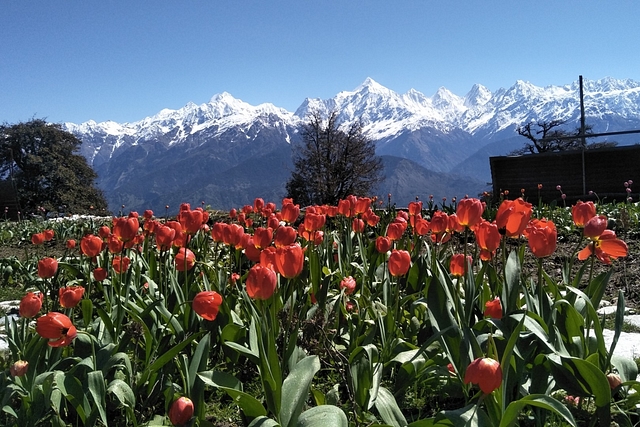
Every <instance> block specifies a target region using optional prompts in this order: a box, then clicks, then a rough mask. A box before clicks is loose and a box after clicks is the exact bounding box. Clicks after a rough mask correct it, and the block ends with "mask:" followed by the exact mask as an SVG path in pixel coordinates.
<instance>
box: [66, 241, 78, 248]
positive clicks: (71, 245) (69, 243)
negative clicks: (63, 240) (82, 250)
mask: <svg viewBox="0 0 640 427" xmlns="http://www.w3.org/2000/svg"><path fill="white" fill-rule="evenodd" d="M66 245H67V249H75V247H76V241H75V240H73V239H69V240H67V244H66Z"/></svg>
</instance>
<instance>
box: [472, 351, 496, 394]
mask: <svg viewBox="0 0 640 427" xmlns="http://www.w3.org/2000/svg"><path fill="white" fill-rule="evenodd" d="M464 383H465V384H469V383H473V384H478V385H479V386H480V390H482V392H483V393H486V394H489V393H491V392H493V391H494V390H495V389H497V388H498V387H500V384H502V368H501V367H500V363H498V361H497V360H494V359H491V358H489V357H480V358H478V359H476V360H474V361H473V362H471V364H470V365H469V366H468V367H467V371H466V372H465V374H464Z"/></svg>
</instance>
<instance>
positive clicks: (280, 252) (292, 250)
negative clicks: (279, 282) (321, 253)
mask: <svg viewBox="0 0 640 427" xmlns="http://www.w3.org/2000/svg"><path fill="white" fill-rule="evenodd" d="M275 260H276V264H275V265H276V270H277V271H278V273H280V275H281V276H284V277H286V278H287V279H293V278H294V277H296V276H298V275H299V274H300V273H301V272H302V267H303V266H304V251H303V250H302V247H301V246H300V245H299V244H297V243H294V244H291V245H288V246H281V247H279V248H277V249H276V257H275Z"/></svg>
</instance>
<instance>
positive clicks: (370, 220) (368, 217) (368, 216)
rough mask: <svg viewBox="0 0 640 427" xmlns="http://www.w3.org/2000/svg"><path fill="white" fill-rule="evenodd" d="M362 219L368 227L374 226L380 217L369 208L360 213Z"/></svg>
mask: <svg viewBox="0 0 640 427" xmlns="http://www.w3.org/2000/svg"><path fill="white" fill-rule="evenodd" d="M362 219H363V220H364V222H366V223H367V225H368V226H369V227H375V226H377V225H378V223H379V222H380V217H379V216H378V215H376V214H375V212H373V209H371V208H369V209H368V210H367V211H366V212H365V213H363V214H362Z"/></svg>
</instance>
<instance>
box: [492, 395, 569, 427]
mask: <svg viewBox="0 0 640 427" xmlns="http://www.w3.org/2000/svg"><path fill="white" fill-rule="evenodd" d="M528 405H529V406H536V407H538V408H542V409H545V410H547V411H551V412H553V413H555V414H557V415H559V416H561V417H562V418H564V420H565V421H566V422H568V423H569V424H570V425H572V426H575V425H576V422H575V420H574V419H573V415H571V412H569V409H567V407H566V406H565V405H564V404H562V403H561V402H559V401H557V400H556V399H554V398H552V397H550V396H547V395H544V394H531V395H529V396H525V397H523V398H522V399H520V400H516V401H515V402H511V403H510V404H509V406H507V409H506V410H505V411H504V414H503V415H502V420H501V421H500V427H510V426H513V425H515V424H516V422H517V421H518V416H519V415H520V414H521V413H522V410H523V409H524V408H525V407H526V406H528Z"/></svg>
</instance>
